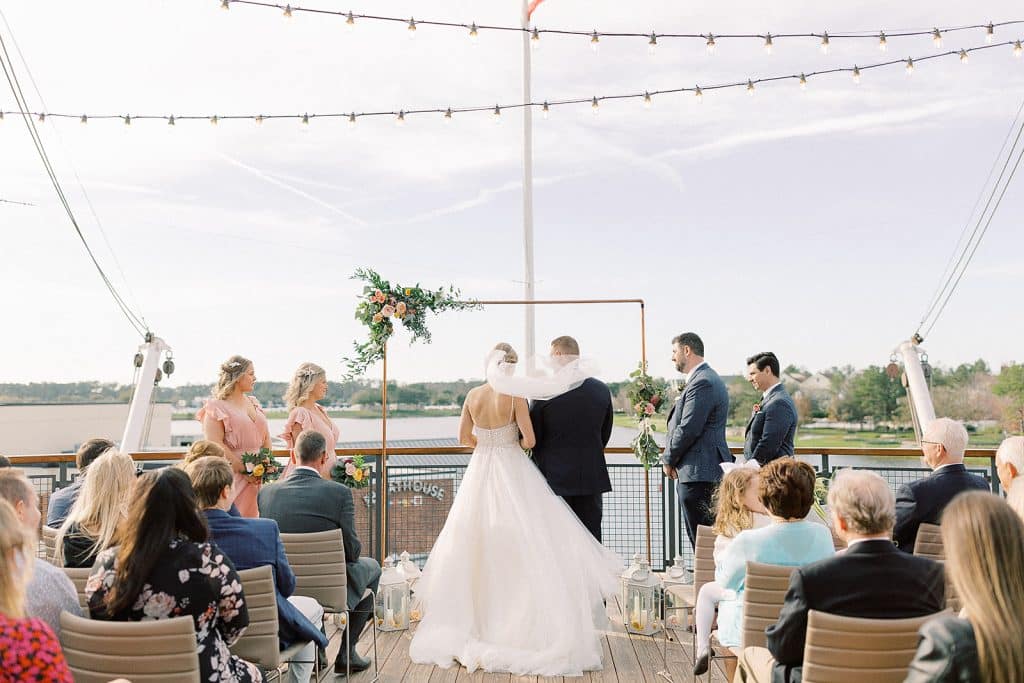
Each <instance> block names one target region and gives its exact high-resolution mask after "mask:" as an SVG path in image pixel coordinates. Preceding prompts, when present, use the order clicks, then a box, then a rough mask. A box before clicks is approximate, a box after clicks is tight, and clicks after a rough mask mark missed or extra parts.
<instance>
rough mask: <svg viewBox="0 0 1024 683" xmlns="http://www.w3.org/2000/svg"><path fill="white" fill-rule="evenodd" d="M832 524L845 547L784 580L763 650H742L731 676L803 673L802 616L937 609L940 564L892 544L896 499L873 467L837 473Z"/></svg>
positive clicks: (941, 598) (901, 614)
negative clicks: (783, 591)
mask: <svg viewBox="0 0 1024 683" xmlns="http://www.w3.org/2000/svg"><path fill="white" fill-rule="evenodd" d="M828 504H829V511H830V513H831V515H832V527H833V529H835V532H836V534H838V535H839V537H840V538H842V539H843V540H844V541H846V543H847V547H848V549H847V550H846V551H845V552H843V553H840V554H838V555H835V556H834V557H830V558H828V559H827V560H821V561H820V562H814V563H811V564H808V565H804V566H803V567H799V568H798V569H796V570H795V571H794V572H793V575H792V576H791V578H790V581H789V590H788V591H787V593H786V601H785V604H784V605H783V607H782V612H781V613H780V615H779V620H778V621H777V622H776V623H775V624H772V625H771V626H769V627H768V628H767V629H766V630H765V635H766V637H767V641H768V642H767V644H768V647H767V649H765V648H753V647H751V648H746V649H744V650H743V652H742V654H741V656H740V659H739V673H738V676H737V678H738V680H741V681H758V682H760V681H764V682H765V683H767V682H768V681H772V683H776V682H778V683H797V682H798V681H800V680H801V676H802V673H803V669H802V667H803V656H804V643H805V640H806V636H807V613H808V612H809V611H810V610H812V609H813V610H817V611H819V612H827V613H829V614H837V615H840V616H845V617H861V618H869V619H902V618H906V617H919V616H924V615H926V614H933V613H935V612H939V611H941V610H942V609H943V608H944V607H945V579H944V576H943V572H942V566H941V565H940V564H939V563H937V562H933V561H931V560H928V559H925V558H923V557H916V556H914V555H907V554H905V553H901V552H899V551H898V550H897V549H896V547H895V546H894V545H893V544H892V527H893V523H894V522H895V518H896V512H895V508H896V500H895V497H894V496H893V493H892V489H890V488H889V485H888V484H886V482H885V480H884V479H882V477H880V476H879V475H877V474H875V473H874V472H868V471H858V470H842V471H840V472H838V473H837V474H836V476H835V478H834V479H833V480H832V485H831V486H830V487H829V493H828Z"/></svg>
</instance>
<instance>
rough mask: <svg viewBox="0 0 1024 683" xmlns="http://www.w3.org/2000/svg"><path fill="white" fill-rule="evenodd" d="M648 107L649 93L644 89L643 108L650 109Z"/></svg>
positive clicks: (649, 104) (649, 103)
mask: <svg viewBox="0 0 1024 683" xmlns="http://www.w3.org/2000/svg"><path fill="white" fill-rule="evenodd" d="M650 108H651V93H649V92H646V91H645V92H644V109H650Z"/></svg>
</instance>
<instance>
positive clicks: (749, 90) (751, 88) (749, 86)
mask: <svg viewBox="0 0 1024 683" xmlns="http://www.w3.org/2000/svg"><path fill="white" fill-rule="evenodd" d="M747 94H748V95H750V96H751V97H753V96H754V82H753V81H752V80H750V79H749V78H748V79H747Z"/></svg>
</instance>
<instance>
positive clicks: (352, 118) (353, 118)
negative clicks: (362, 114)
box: [348, 112, 356, 126]
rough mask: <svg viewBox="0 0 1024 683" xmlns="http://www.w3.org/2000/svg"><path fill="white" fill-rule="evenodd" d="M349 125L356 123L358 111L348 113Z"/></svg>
mask: <svg viewBox="0 0 1024 683" xmlns="http://www.w3.org/2000/svg"><path fill="white" fill-rule="evenodd" d="M348 125H349V126H354V125H356V113H355V112H352V113H351V114H349V115H348Z"/></svg>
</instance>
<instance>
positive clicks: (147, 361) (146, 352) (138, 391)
mask: <svg viewBox="0 0 1024 683" xmlns="http://www.w3.org/2000/svg"><path fill="white" fill-rule="evenodd" d="M170 350H171V347H170V346H168V345H167V343H166V342H164V340H163V339H161V338H160V337H157V336H154V335H153V334H152V333H147V334H146V342H145V343H144V344H142V345H141V346H139V353H138V355H137V356H136V358H138V356H139V355H141V356H142V363H141V365H138V364H137V366H138V367H139V368H140V371H139V376H138V380H137V381H136V383H135V391H134V393H133V394H132V403H131V406H129V408H128V423H127V424H125V426H124V436H122V437H121V450H122V451H123V452H125V453H136V452H138V451H141V450H142V449H143V448H144V447H145V445H146V443H145V438H146V436H147V434H146V431H147V430H146V423H147V421H148V420H149V409H150V403H151V402H152V400H153V391H154V390H155V389H156V385H157V382H159V381H160V380H159V377H160V375H161V374H162V373H161V370H160V356H161V355H162V354H163V353H164V352H170ZM168 362H170V361H168ZM173 367H174V366H173V365H171V366H170V368H171V369H172V370H173ZM168 374H170V373H168Z"/></svg>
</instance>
